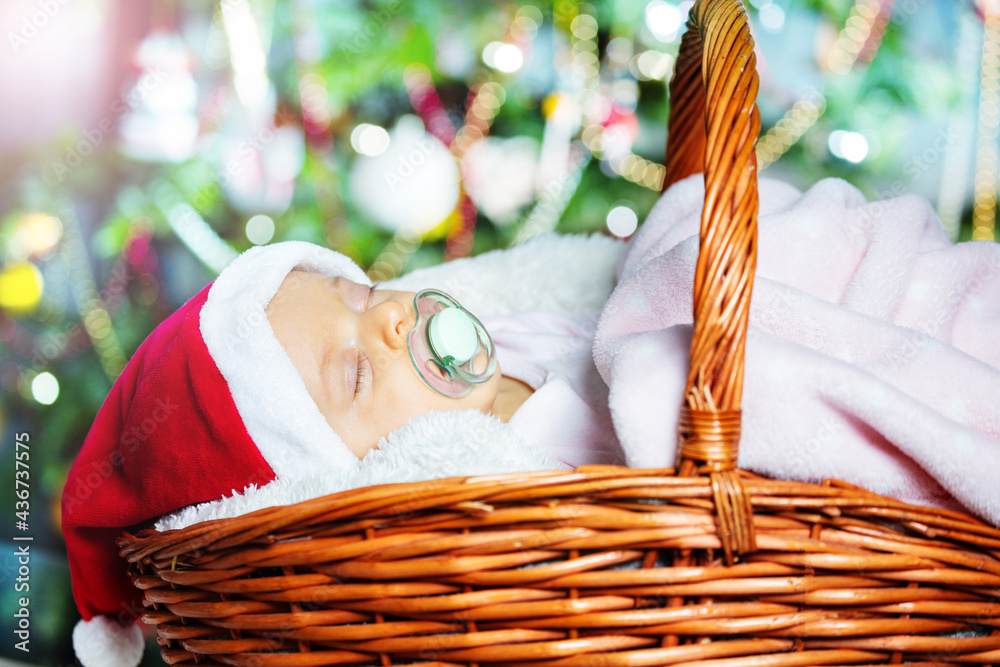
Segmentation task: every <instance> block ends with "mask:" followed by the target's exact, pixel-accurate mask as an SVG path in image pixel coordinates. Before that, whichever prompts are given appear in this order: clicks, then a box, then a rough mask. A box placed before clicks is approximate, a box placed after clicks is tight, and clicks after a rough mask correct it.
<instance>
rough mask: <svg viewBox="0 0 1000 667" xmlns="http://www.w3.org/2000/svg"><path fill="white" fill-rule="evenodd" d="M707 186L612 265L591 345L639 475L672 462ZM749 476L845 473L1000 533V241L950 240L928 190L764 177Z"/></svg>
mask: <svg viewBox="0 0 1000 667" xmlns="http://www.w3.org/2000/svg"><path fill="white" fill-rule="evenodd" d="M702 199H703V186H702V178H701V176H700V175H696V176H692V177H691V178H688V179H685V180H684V181H681V182H680V183H677V184H676V185H674V186H673V187H672V188H671V189H670V190H669V191H668V192H667V193H666V194H665V195H664V196H663V197H662V198H661V200H660V201H659V202H658V203H657V205H656V207H655V208H654V209H653V211H652V212H651V213H650V215H649V217H648V219H647V220H646V222H645V224H644V225H643V227H642V228H641V229H640V230H639V232H638V233H637V235H636V236H635V238H634V239H633V240H632V241H631V244H630V247H629V248H628V250H627V251H626V254H625V255H624V257H623V259H622V262H621V264H620V265H619V270H618V273H619V284H618V286H617V288H616V289H615V291H614V293H613V294H612V296H611V299H610V300H609V301H608V303H607V306H606V307H605V309H604V312H603V313H602V316H601V321H600V324H599V327H598V331H597V338H596V341H595V345H594V359H595V361H596V364H597V367H598V370H599V371H600V372H601V375H602V376H603V377H604V379H605V381H606V382H607V383H608V385H609V387H610V399H609V400H610V406H611V412H612V416H613V418H614V422H615V429H616V430H617V432H618V436H619V439H620V440H621V443H622V446H623V448H624V450H625V453H626V456H627V457H628V463H629V465H631V466H636V467H659V466H671V465H673V464H674V457H675V454H676V447H677V443H676V435H675V434H676V429H677V418H678V409H679V406H680V404H681V398H682V394H683V391H684V382H685V373H686V369H687V365H688V348H689V344H690V337H691V321H692V316H691V307H692V306H691V304H692V296H691V294H692V284H693V275H694V265H695V260H696V258H697V254H698V236H697V235H698V227H699V222H700V211H701V202H702ZM760 201H761V211H760V217H759V237H758V239H759V257H758V260H759V261H758V268H757V275H756V279H755V283H754V289H753V300H752V302H751V311H750V332H749V336H748V341H747V353H746V376H745V382H744V391H743V439H742V443H741V449H740V459H739V460H740V466H741V467H743V468H745V469H748V470H753V471H755V472H758V473H761V474H765V475H768V476H772V477H777V478H784V479H796V480H804V481H810V482H819V481H821V480H823V479H824V478H827V477H831V478H838V479H843V480H845V481H848V482H851V483H853V484H857V485H859V486H863V487H866V488H868V489H871V490H873V491H875V492H878V493H881V494H884V495H888V496H893V497H897V498H900V499H903V500H906V501H910V502H916V503H920V504H926V505H934V506H940V507H948V508H960V507H964V508H965V509H966V510H968V511H971V512H972V513H975V514H978V515H979V516H981V517H983V518H985V519H987V520H988V521H990V522H992V523H994V524H1000V244H996V243H986V242H969V243H961V244H958V245H955V244H952V243H951V241H950V240H949V239H948V237H947V236H946V234H945V233H944V231H943V230H942V228H941V225H940V223H939V221H938V219H937V217H936V216H935V214H934V211H933V209H932V208H931V206H930V204H929V203H928V202H927V201H926V200H925V199H923V198H920V197H917V196H912V195H910V196H904V197H899V198H897V199H891V200H887V201H880V202H872V203H869V202H867V201H866V200H865V199H864V197H863V196H862V195H861V193H860V192H859V191H858V190H857V189H855V188H854V187H853V186H851V185H849V184H847V183H846V182H844V181H840V180H834V179H829V180H824V181H821V182H819V183H817V184H816V185H814V186H813V187H812V188H810V189H809V190H808V191H806V192H805V193H800V192H799V191H797V190H795V189H794V188H792V187H791V186H788V185H785V184H783V183H779V182H775V181H769V180H765V179H761V182H760Z"/></svg>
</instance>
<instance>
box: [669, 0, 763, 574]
mask: <svg viewBox="0 0 1000 667" xmlns="http://www.w3.org/2000/svg"><path fill="white" fill-rule="evenodd" d="M753 48H754V41H753V38H752V37H751V36H750V28H749V25H748V23H747V15H746V12H745V11H744V9H743V5H742V3H740V2H739V0H698V2H696V3H695V5H694V7H692V9H691V12H690V15H689V18H688V24H687V32H686V33H685V34H684V38H683V40H682V41H681V47H680V53H679V54H678V56H677V64H676V67H675V70H674V77H673V79H672V80H671V82H670V98H671V104H670V106H671V109H670V120H669V124H668V133H667V157H666V178H665V179H664V184H663V187H664V189H666V188H667V187H668V186H670V185H671V184H672V183H675V182H676V181H678V180H680V179H682V178H684V177H686V176H689V175H691V174H695V173H698V172H704V174H705V206H704V210H703V212H702V216H701V251H700V253H699V255H698V264H697V268H696V269H695V278H694V332H693V337H692V340H691V366H690V372H689V374H688V379H687V390H686V392H685V399H684V406H683V408H682V409H681V417H680V424H679V429H678V430H679V432H680V433H679V436H680V447H679V453H678V464H679V474H680V475H682V476H687V475H691V474H692V473H698V474H708V475H709V476H710V478H711V482H712V491H713V496H714V500H715V507H716V512H717V513H718V526H719V537H720V538H721V540H722V546H723V550H724V552H725V555H726V561H727V562H729V563H731V562H732V561H733V556H734V554H736V555H738V554H741V553H748V552H751V551H754V550H755V549H756V540H755V537H754V531H753V509H752V506H751V504H750V497H749V494H748V493H747V492H746V491H745V489H744V487H743V483H742V481H741V478H740V476H739V474H738V472H737V470H736V461H737V456H738V453H739V439H740V397H741V396H742V393H743V356H744V349H745V346H746V334H747V318H748V315H749V312H750V291H751V288H752V286H753V275H754V268H755V267H756V264H757V157H756V154H755V152H754V143H755V142H756V141H757V135H758V133H759V132H760V116H759V115H758V112H757V105H756V103H755V102H756V99H757V87H758V78H757V69H756V63H757V58H756V56H755V55H754V52H753Z"/></svg>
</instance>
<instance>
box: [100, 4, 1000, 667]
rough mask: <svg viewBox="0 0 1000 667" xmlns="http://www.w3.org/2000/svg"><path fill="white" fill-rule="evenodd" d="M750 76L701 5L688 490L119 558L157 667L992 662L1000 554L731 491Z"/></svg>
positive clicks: (485, 493) (935, 523)
mask: <svg viewBox="0 0 1000 667" xmlns="http://www.w3.org/2000/svg"><path fill="white" fill-rule="evenodd" d="M754 64H755V59H754V55H753V42H752V39H751V38H750V34H749V31H748V29H747V21H746V16H745V14H744V12H743V9H742V7H741V6H740V4H739V2H737V1H736V0H718V1H703V0H699V2H698V3H696V4H695V7H694V8H693V9H692V11H691V18H690V20H689V24H688V32H687V34H686V35H685V37H684V40H683V43H682V46H681V53H680V56H679V58H678V67H677V72H676V74H675V78H674V81H673V82H672V84H671V94H672V96H673V104H672V107H673V111H672V114H671V119H670V137H671V142H672V143H671V144H670V146H669V150H668V158H667V183H668V184H669V183H672V182H674V181H676V180H677V179H679V178H682V177H684V176H686V175H688V174H691V173H696V172H699V171H704V172H705V181H706V197H705V213H704V215H703V219H702V250H701V256H700V257H699V261H698V267H697V277H696V283H695V308H696V314H695V333H694V339H693V342H692V350H691V373H690V377H689V381H688V392H687V399H686V406H685V408H684V410H683V413H682V419H681V422H682V424H681V431H682V432H681V454H682V458H681V461H680V464H679V468H678V470H677V471H675V470H673V469H671V470H632V469H627V468H617V467H585V468H580V469H577V470H576V471H574V472H551V473H530V474H523V475H506V476H496V475H495V476H489V477H481V478H465V479H459V478H455V479H444V480H435V481H431V482H422V483H413V484H396V485H383V486H375V487H368V488H364V489H357V490H353V491H347V492H343V493H339V494H336V495H332V496H327V497H324V498H320V499H317V500H313V501H309V502H304V503H300V504H298V505H292V506H287V507H276V508H270V509H266V510H261V511H259V512H255V513H253V514H250V515H245V516H242V517H239V518H235V519H226V520H219V521H212V522H205V523H201V524H197V525H194V526H191V527H189V528H185V529H183V530H178V531H168V532H162V533H161V532H156V531H142V532H140V533H139V534H138V535H135V536H132V535H126V536H125V537H123V538H122V539H121V541H120V544H121V547H122V555H123V556H124V557H126V558H127V559H128V561H129V563H130V568H131V569H132V572H133V573H134V574H135V575H136V576H135V584H136V586H138V587H139V588H140V589H142V590H143V591H144V595H145V605H146V609H147V613H146V614H145V615H144V620H145V621H146V622H147V623H154V624H157V636H158V638H159V642H160V644H161V646H162V654H163V657H164V659H165V660H166V661H167V662H168V663H170V664H184V665H191V664H226V665H259V666H261V667H264V666H295V667H304V666H311V665H397V664H412V663H419V664H424V665H433V666H445V665H522V666H531V665H539V666H541V665H545V666H551V667H555V666H557V665H558V666H565V667H569V666H575V665H607V666H613V665H621V666H626V665H627V666H635V667H638V666H645V665H712V666H718V667H722V666H724V665H725V666H727V667H732V666H736V665H739V666H747V667H749V666H751V665H753V666H763V665H770V666H775V667H777V666H792V665H871V664H899V663H901V662H910V663H912V664H917V665H953V664H954V665H957V664H970V663H971V664H992V663H997V664H1000V531H997V530H996V529H994V528H991V527H990V526H988V525H985V524H984V523H982V522H980V521H978V520H976V519H973V518H971V517H968V516H965V515H962V514H958V513H954V512H947V511H941V510H937V509H927V508H920V507H915V506H911V505H907V504H905V503H902V502H899V501H896V500H892V499H888V498H884V497H881V496H878V495H876V494H873V493H870V492H868V491H865V490H863V489H859V488H857V487H854V486H851V485H849V484H845V483H843V482H837V481H827V482H824V484H822V485H815V484H805V483H798V482H788V481H774V480H768V479H765V478H762V477H758V476H755V475H752V474H750V473H747V472H743V471H739V470H736V469H735V468H734V466H735V462H736V447H737V444H738V438H739V402H740V395H741V392H742V371H743V347H744V341H745V336H746V322H747V311H748V304H749V300H750V288H751V284H752V278H753V269H754V262H755V255H756V248H755V244H756V211H757V189H756V162H755V157H754V153H753V142H754V141H755V139H756V136H757V133H758V129H759V120H758V117H757V113H756V107H755V104H754V100H755V97H756V91H757V75H756V72H755V68H754ZM706 100H707V101H708V104H707V105H706ZM675 472H676V473H677V474H675ZM303 538H309V539H303ZM973 634H975V635H978V636H971V635H973ZM956 635H957V636H956ZM963 635H964V636H963Z"/></svg>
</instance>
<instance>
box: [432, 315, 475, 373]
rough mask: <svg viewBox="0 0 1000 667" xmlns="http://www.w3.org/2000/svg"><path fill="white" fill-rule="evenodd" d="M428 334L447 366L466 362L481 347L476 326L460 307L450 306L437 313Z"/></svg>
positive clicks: (433, 346)
mask: <svg viewBox="0 0 1000 667" xmlns="http://www.w3.org/2000/svg"><path fill="white" fill-rule="evenodd" d="M427 335H428V338H429V339H430V344H431V348H432V349H433V350H434V353H435V354H436V355H437V356H438V358H439V359H440V360H441V363H442V364H443V365H444V366H446V367H447V366H450V365H451V364H464V363H465V362H466V361H468V360H469V359H471V358H472V356H473V355H474V354H475V353H476V350H477V349H478V348H479V337H478V336H477V335H476V327H475V326H474V325H473V324H472V321H471V320H470V319H469V316H468V315H466V314H465V313H464V312H463V311H462V310H461V309H460V308H455V307H448V308H445V309H443V310H441V311H439V312H437V313H435V314H434V317H432V318H431V321H430V322H429V324H428V326H427Z"/></svg>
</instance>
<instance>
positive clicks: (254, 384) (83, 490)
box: [62, 241, 371, 667]
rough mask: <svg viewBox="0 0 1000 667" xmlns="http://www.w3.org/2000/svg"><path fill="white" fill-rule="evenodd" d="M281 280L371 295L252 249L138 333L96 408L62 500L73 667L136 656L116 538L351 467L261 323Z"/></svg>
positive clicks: (316, 262) (338, 262)
mask: <svg viewBox="0 0 1000 667" xmlns="http://www.w3.org/2000/svg"><path fill="white" fill-rule="evenodd" d="M293 269H300V270H306V271H312V272H315V273H320V274H325V275H329V276H343V277H345V278H347V279H349V280H352V281H354V282H358V283H361V284H365V285H370V284H371V283H370V281H369V279H368V277H367V276H366V275H365V273H364V272H363V271H362V270H361V269H360V268H359V267H358V266H357V265H356V264H354V262H352V261H351V260H350V259H348V258H347V257H345V256H343V255H341V254H339V253H336V252H333V251H331V250H327V249H326V248H321V247H319V246H316V245H312V244H310V243H302V242H298V241H290V242H286V243H276V244H273V245H269V246H261V247H255V248H252V249H250V250H248V251H246V252H245V253H243V254H242V255H240V256H239V257H238V258H237V259H236V260H234V261H233V262H232V264H230V266H229V267H227V268H226V269H225V270H224V271H223V272H222V274H221V275H220V276H219V277H218V278H217V279H216V280H215V281H214V282H213V283H212V284H210V285H209V286H208V287H206V288H205V289H203V290H202V291H201V292H200V293H199V294H198V295H196V296H195V297H194V298H192V299H191V300H190V301H188V302H187V303H186V304H184V305H183V306H182V307H181V308H180V309H179V310H178V311H177V312H175V313H174V314H173V315H171V316H170V317H168V318H167V319H166V320H164V321H163V322H162V323H161V324H160V326H158V327H157V328H156V330H155V331H153V333H152V334H150V336H149V338H147V339H146V340H145V341H144V342H143V344H142V345H141V346H139V349H138V350H136V353H135V355H134V356H133V357H132V359H131V360H130V361H129V363H128V365H126V367H125V370H124V371H123V372H122V374H121V376H120V377H119V378H118V380H117V381H116V382H115V384H114V386H113V387H112V388H111V393H110V394H109V395H108V397H107V399H106V400H105V402H104V405H103V406H101V409H100V411H99V412H98V414H97V417H96V419H95V420H94V424H93V426H92V427H91V429H90V433H89V434H88V435H87V438H86V440H85V441H84V443H83V448H82V449H81V451H80V453H79V455H78V457H77V459H76V462H75V463H74V464H73V467H72V468H71V469H70V472H69V477H68V479H67V481H66V488H65V489H64V491H63V498H62V523H63V534H64V536H65V538H66V547H67V550H68V553H69V565H70V573H71V575H72V578H73V596H74V598H75V599H76V605H77V607H78V609H79V610H80V614H81V615H82V616H83V619H82V620H81V621H80V622H79V623H78V624H77V626H76V628H75V629H74V630H73V647H74V650H75V651H76V654H77V658H78V659H79V661H80V662H81V664H83V665H84V667H135V665H138V664H139V661H140V659H141V657H142V648H143V640H142V634H141V632H140V630H139V627H138V626H137V625H136V621H137V620H138V618H139V617H140V615H141V614H142V611H143V607H142V596H141V594H140V592H139V591H138V590H137V589H136V588H135V587H134V586H133V585H132V583H131V580H130V578H129V576H128V573H127V571H126V563H125V561H124V560H122V559H121V558H120V557H119V555H118V547H117V545H116V543H115V540H116V539H117V538H118V537H119V535H121V533H122V531H123V530H125V529H135V528H137V527H141V526H146V525H149V524H150V523H151V522H152V521H153V520H154V519H156V518H157V517H159V516H161V515H163V514H166V513H169V512H172V511H174V510H177V509H179V508H181V507H185V506H188V505H193V504H197V503H202V502H206V501H210V500H216V499H219V498H222V497H225V496H229V495H232V494H233V493H235V492H240V491H242V490H243V489H244V488H246V487H247V486H249V485H251V484H254V485H257V486H263V485H266V484H268V483H270V482H272V481H274V480H277V479H282V478H289V477H294V476H304V475H305V474H306V473H308V472H310V471H312V470H316V469H317V468H321V469H326V470H330V471H333V472H336V471H349V470H352V469H354V468H356V467H357V466H358V465H359V461H358V459H357V457H356V456H355V455H354V454H353V453H352V452H351V451H350V450H349V449H348V448H347V446H346V445H345V444H344V443H343V441H342V440H341V439H340V438H339V437H338V436H337V434H336V433H334V431H333V430H332V429H331V428H330V426H329V424H328V423H327V422H326V419H324V417H323V415H322V414H321V413H320V411H319V408H318V407H317V406H316V404H315V402H314V401H313V400H312V398H311V397H310V396H309V393H308V392H307V390H306V387H305V384H304V383H303V381H302V379H301V378H300V377H299V374H298V372H297V371H296V370H295V367H294V366H293V365H292V362H291V360H290V359H289V357H288V355H287V354H286V353H285V350H284V349H283V348H282V346H281V344H280V343H279V342H278V339H277V337H276V336H275V335H274V332H273V330H272V329H271V326H270V324H269V323H268V320H267V317H266V315H265V310H264V309H265V308H266V307H267V305H268V303H269V302H270V301H271V298H272V297H273V296H274V294H275V293H276V292H277V291H278V288H279V287H280V286H281V283H282V281H283V280H284V279H285V276H286V275H287V274H288V273H289V272H290V271H292V270H293Z"/></svg>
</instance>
